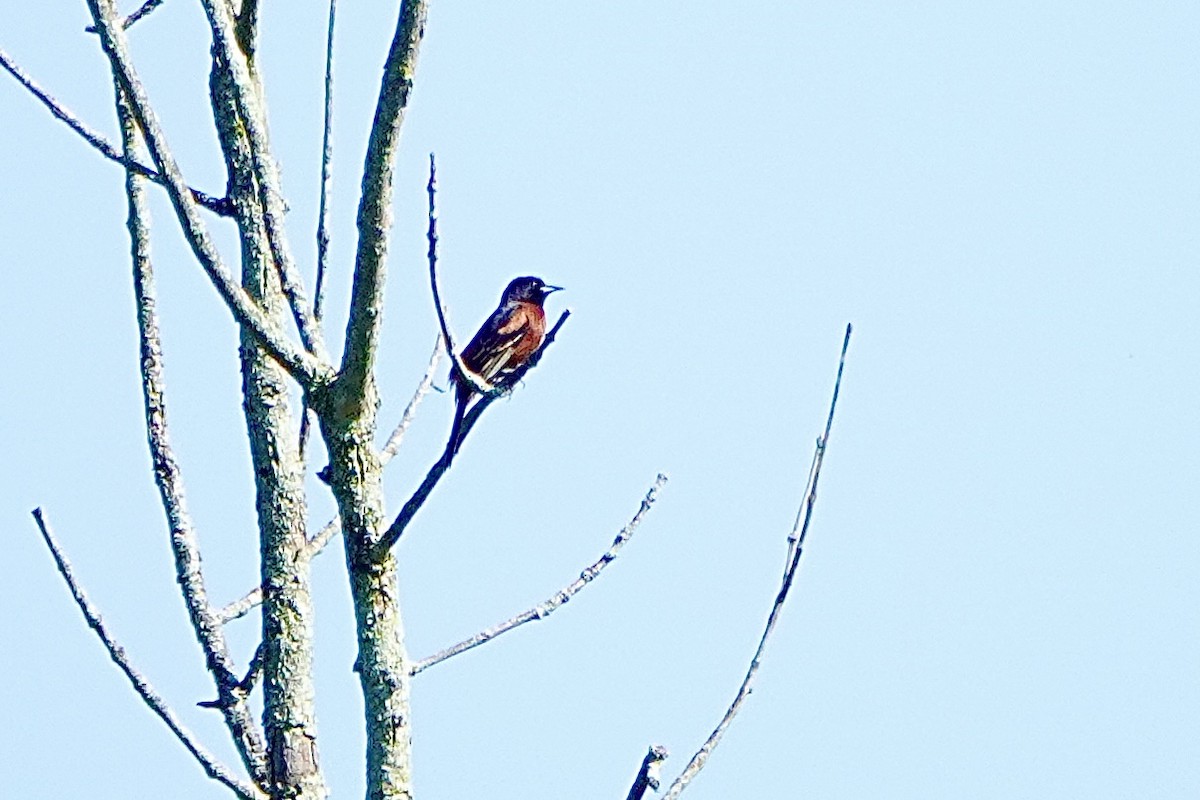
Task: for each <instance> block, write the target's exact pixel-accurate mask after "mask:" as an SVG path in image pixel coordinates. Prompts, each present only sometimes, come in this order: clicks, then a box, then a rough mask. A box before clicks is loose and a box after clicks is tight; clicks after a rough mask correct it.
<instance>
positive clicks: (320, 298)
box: [313, 0, 337, 325]
mask: <svg viewBox="0 0 1200 800" xmlns="http://www.w3.org/2000/svg"><path fill="white" fill-rule="evenodd" d="M336 15H337V0H329V29H328V31H327V32H326V34H325V131H324V133H323V134H322V136H321V198H320V201H319V204H318V210H317V285H316V287H315V289H314V290H313V318H314V319H315V320H316V321H317V324H318V325H319V324H320V323H321V316H322V314H323V313H324V311H325V308H324V306H325V270H326V268H327V266H328V263H329V188H330V185H331V184H332V183H333V23H334V19H335V17H336Z"/></svg>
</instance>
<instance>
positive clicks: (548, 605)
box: [412, 473, 667, 758]
mask: <svg viewBox="0 0 1200 800" xmlns="http://www.w3.org/2000/svg"><path fill="white" fill-rule="evenodd" d="M666 482H667V476H666V475H663V474H662V473H659V475H658V477H657V478H655V479H654V485H653V486H651V487H650V490H649V491H648V492H646V496H645V497H644V498H642V505H641V506H640V507H639V508H638V510H637V513H636V514H634V515H633V518H632V519H631V520H629V523H628V524H627V525H626V526H625V527H624V528H622V529H621V532H620V533H618V534H617V538H615V539H613V543H612V546H611V547H609V548H608V550H607V551H605V553H604V555H602V556H600V558H598V559H597V560H596V561H595V562H594V563H593V564H592V565H591V566H589V567H588V568H587V569H585V570H583V572H581V573H579V577H578V578H576V579H575V580H574V581H573V582H572V583H570V584H568V585H567V586H566V587H564V588H562V589H560V590H559V591H558V592H557V593H556V594H554V595H553V596H552V597H550V598H549V599H548V600H546V601H545V602H544V603H540V604H538V605H536V606H534V607H533V608H531V609H529V610H528V611H524V612H522V613H520V614H518V615H517V616H515V617H513V618H512V619H509V620H507V621H505V622H502V623H500V624H499V625H496V626H493V627H491V628H488V629H487V630H485V631H481V632H480V633H477V634H475V635H474V636H472V637H471V638H469V639H464V640H463V641H461V642H459V643H458V644H456V645H452V646H451V647H447V648H446V649H445V650H442V651H440V652H438V653H435V654H433V655H431V656H429V657H428V658H423V659H421V660H420V661H418V662H417V663H415V664H413V667H412V674H413V675H416V674H417V673H419V672H424V671H425V670H427V669H429V668H430V667H432V666H433V665H435V664H440V663H442V662H443V661H445V660H446V659H448V658H452V657H454V656H456V655H458V654H460V653H465V652H466V651H468V650H470V649H471V648H474V647H478V646H479V645H481V644H484V643H485V642H490V641H491V640H492V639H495V638H496V637H497V636H499V635H500V634H502V633H508V632H509V631H511V630H512V629H513V628H516V627H519V626H521V625H524V624H525V623H526V622H532V621H534V620H542V619H545V618H546V617H548V616H550V615H551V614H552V613H553V612H554V611H556V610H558V608H559V606H562V605H563V604H565V603H566V602H567V601H568V600H570V599H571V598H572V597H574V596H575V595H576V594H578V593H579V592H580V590H582V589H583V587H585V586H587V585H588V584H589V583H591V582H592V581H593V580H595V579H596V578H597V577H598V576H599V575H600V571H601V570H603V569H604V568H605V567H607V566H608V565H609V564H610V563H612V562H613V561H614V560H615V559H616V557H617V554H618V553H619V552H620V551H621V548H622V547H624V546H625V543H626V542H628V541H629V540H630V539H632V538H633V534H634V531H636V530H637V526H638V525H640V524H641V522H642V517H644V516H646V514H647V513H648V512H649V511H650V506H652V505H653V504H654V501H655V500H656V499H658V492H659V490H660V489H662V487H663V485H664V484H666ZM664 758H665V756H664Z"/></svg>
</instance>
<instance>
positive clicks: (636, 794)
mask: <svg viewBox="0 0 1200 800" xmlns="http://www.w3.org/2000/svg"><path fill="white" fill-rule="evenodd" d="M667 755H668V753H667V748H665V747H663V746H662V745H661V744H652V745H650V752H648V753H646V757H645V758H643V759H642V768H641V769H640V770H638V774H637V777H636V778H634V780H633V786H631V787H629V794H628V795H626V796H625V800H642V798H643V797H645V795H646V790H647V789H653V790H654V791H656V792H657V791H658V778H659V772H661V771H662V762H663V761H665V760H666V758H667Z"/></svg>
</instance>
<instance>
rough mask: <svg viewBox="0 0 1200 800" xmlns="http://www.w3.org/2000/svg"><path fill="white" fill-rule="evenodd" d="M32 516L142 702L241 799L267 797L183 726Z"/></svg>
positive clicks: (37, 514)
mask: <svg viewBox="0 0 1200 800" xmlns="http://www.w3.org/2000/svg"><path fill="white" fill-rule="evenodd" d="M33 518H34V520H36V521H37V526H38V529H39V530H40V531H41V532H42V539H43V540H44V541H45V542H46V547H48V548H50V554H51V555H52V556H54V563H55V566H57V567H58V574H59V575H62V578H63V580H64V581H66V583H67V588H68V589H70V591H71V596H72V597H73V598H74V599H75V605H77V606H79V610H80V611H81V612H82V613H83V618H84V619H85V620H86V621H87V624H88V627H89V628H91V629H92V630H93V631H95V632H96V636H97V637H99V639H100V643H101V644H103V645H104V649H105V650H107V651H108V657H109V658H111V659H112V661H113V663H114V664H116V665H117V667H118V669H120V670H121V672H123V673H124V674H125V677H126V678H127V679H128V680H129V683H130V685H132V686H133V690H134V691H135V692H137V693H138V696H139V697H141V698H142V702H144V703H145V704H146V705H147V706H149V707H150V710H151V711H153V712H154V713H155V714H156V715H157V716H158V718H159V719H161V720H162V721H163V723H165V724H166V726H167V727H168V728H170V730H171V733H173V734H175V738H176V739H178V740H179V741H180V743H181V744H183V746H184V747H185V748H187V751H188V752H189V753H191V754H192V757H193V758H195V759H196V761H198V762H200V766H201V767H202V768H203V769H204V772H205V774H206V775H208V777H210V778H212V779H213V780H216V781H220V782H221V783H223V784H225V785H226V786H228V787H229V788H230V789H232V790H233V791H234V793H235V794H237V796H238V797H240V798H242V800H265V798H266V796H265V795H264V794H263V793H262V792H260V791H259V790H258V789H256V788H254V787H253V786H250V785H248V784H246V783H244V782H242V781H240V780H238V779H237V778H236V777H235V776H234V775H232V774H231V773H230V772H229V769H228V768H227V767H225V766H223V765H222V764H221V763H220V762H218V761H217V760H216V758H215V757H214V756H213V755H212V754H211V753H209V752H208V750H206V749H205V748H204V745H202V744H200V743H199V742H198V741H196V737H195V736H194V735H193V734H192V733H191V731H189V730H188V729H187V728H186V727H184V725H183V723H182V722H181V721H180V720H179V717H177V716H176V715H175V712H174V711H172V710H171V707H170V706H168V705H167V703H166V701H165V700H163V698H162V696H161V695H159V693H158V692H156V691H155V690H154V687H153V686H151V685H150V682H149V681H148V680H146V678H145V677H144V676H143V675H142V674H141V672H139V671H138V670H137V668H135V667H134V666H133V664H132V663H131V662H130V660H129V656H127V655H126V654H125V648H123V647H121V645H119V644H117V642H116V640H115V639H114V638H113V637H112V635H111V634H109V632H108V628H107V627H106V626H105V625H104V620H103V619H101V617H100V613H99V612H98V611H97V610H96V608H95V606H93V605H92V601H91V600H89V599H88V596H87V594H86V593H85V592H84V591H83V587H81V586H80V585H79V583H78V581H76V580H75V575H74V573H73V572H72V571H71V564H70V562H69V561H67V557H66V556H65V555H63V552H62V548H61V547H60V546H59V544H58V540H57V539H56V538H55V536H54V531H53V530H51V528H50V523H49V522H47V521H46V519H45V516H44V515H43V514H42V510H41V509H40V508H35V509H34V510H33Z"/></svg>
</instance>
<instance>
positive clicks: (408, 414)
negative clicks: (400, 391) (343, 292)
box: [379, 336, 445, 466]
mask: <svg viewBox="0 0 1200 800" xmlns="http://www.w3.org/2000/svg"><path fill="white" fill-rule="evenodd" d="M443 342H444V340H443V339H442V337H440V336H439V337H438V338H437V341H435V342H434V343H433V352H432V353H430V354H429V364H428V365H426V367H425V374H424V375H422V376H421V382H420V383H419V384H417V390H416V391H415V392H413V396H412V399H410V400H409V401H408V405H407V406H405V407H404V413H403V414H401V415H400V422H399V423H398V424H397V425H396V427H395V429H394V430H393V431H392V434H391V436H389V437H388V439H387V442H386V443H385V444H384V445H383V450H381V451H380V453H379V465H380V466H386V465H387V463H388V462H389V461H391V460H392V458H393V457H395V455H396V453H398V452H399V451H400V444H401V443H402V442H403V441H404V434H405V433H407V432H408V426H409V425H412V421H413V417H414V416H416V413H417V406H419V405H420V404H421V400H422V399H424V397H425V395H427V394H429V390H430V389H431V388H433V378H434V376H435V375H436V374H437V369H438V365H439V364H440V363H441V361H442V353H444V352H445V348H444V347H443V346H442V345H443Z"/></svg>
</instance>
